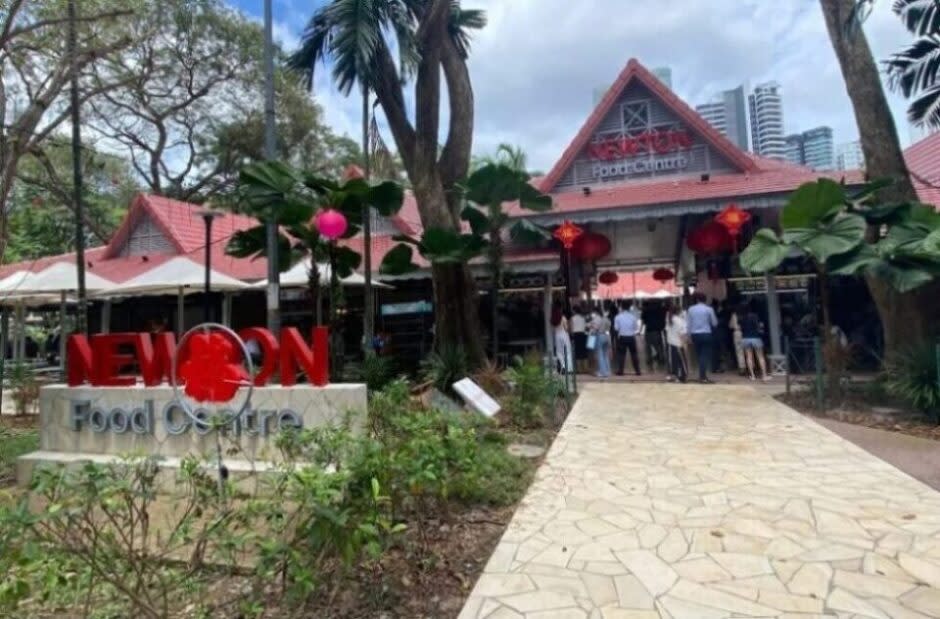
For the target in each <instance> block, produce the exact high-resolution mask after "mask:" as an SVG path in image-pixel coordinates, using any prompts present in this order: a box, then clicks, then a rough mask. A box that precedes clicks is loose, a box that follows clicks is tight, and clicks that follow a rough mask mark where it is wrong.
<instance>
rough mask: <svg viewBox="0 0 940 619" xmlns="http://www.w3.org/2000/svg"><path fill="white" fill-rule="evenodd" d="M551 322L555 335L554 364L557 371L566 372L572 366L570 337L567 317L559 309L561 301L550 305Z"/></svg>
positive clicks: (569, 370)
mask: <svg viewBox="0 0 940 619" xmlns="http://www.w3.org/2000/svg"><path fill="white" fill-rule="evenodd" d="M551 323H552V328H553V329H554V335H555V338H554V339H555V342H554V344H555V365H556V367H557V368H558V371H559V372H562V373H564V374H568V373H570V372H571V370H572V369H573V368H574V361H573V359H572V352H573V351H572V350H571V337H570V336H569V335H568V319H567V318H565V314H564V313H563V312H562V311H561V303H558V302H557V301H556V302H555V304H554V305H553V306H552V317H551Z"/></svg>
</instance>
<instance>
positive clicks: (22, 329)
mask: <svg viewBox="0 0 940 619" xmlns="http://www.w3.org/2000/svg"><path fill="white" fill-rule="evenodd" d="M16 338H17V339H16V352H15V353H14V357H15V359H16V360H17V361H18V362H20V363H22V362H23V361H25V360H26V306H25V305H24V304H23V303H20V304H19V305H17V306H16Z"/></svg>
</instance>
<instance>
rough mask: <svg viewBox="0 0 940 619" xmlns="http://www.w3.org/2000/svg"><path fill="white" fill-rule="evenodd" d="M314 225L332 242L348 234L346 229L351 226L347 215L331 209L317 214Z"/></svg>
mask: <svg viewBox="0 0 940 619" xmlns="http://www.w3.org/2000/svg"><path fill="white" fill-rule="evenodd" d="M314 223H315V224H316V226H317V230H319V232H320V234H322V235H323V236H325V237H326V238H328V239H330V240H331V241H335V240H336V239H338V238H339V237H341V236H343V233H345V232H346V228H347V227H348V225H349V224H348V222H347V221H346V216H345V215H343V214H342V213H340V212H339V211H337V210H335V209H331V208H329V209H326V210H325V211H320V212H319V213H317V216H316V218H315V219H314Z"/></svg>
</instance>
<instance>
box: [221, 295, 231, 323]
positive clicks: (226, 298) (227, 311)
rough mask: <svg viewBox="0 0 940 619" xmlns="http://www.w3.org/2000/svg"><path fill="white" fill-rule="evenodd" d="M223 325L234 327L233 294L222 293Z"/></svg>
mask: <svg viewBox="0 0 940 619" xmlns="http://www.w3.org/2000/svg"><path fill="white" fill-rule="evenodd" d="M222 324H223V325H225V326H226V327H231V326H232V293H231V292H223V293H222Z"/></svg>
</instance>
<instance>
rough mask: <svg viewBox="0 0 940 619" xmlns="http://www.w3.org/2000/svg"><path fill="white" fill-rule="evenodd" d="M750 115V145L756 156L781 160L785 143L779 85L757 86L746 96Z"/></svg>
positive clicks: (774, 83)
mask: <svg viewBox="0 0 940 619" xmlns="http://www.w3.org/2000/svg"><path fill="white" fill-rule="evenodd" d="M748 106H749V108H750V113H751V145H752V150H753V151H754V152H755V153H757V154H758V155H763V156H765V157H774V158H777V159H783V158H784V157H785V155H786V141H785V140H784V137H783V98H782V97H781V95H780V84H778V83H776V82H766V83H764V84H758V85H757V87H755V88H754V92H752V93H751V94H750V95H748Z"/></svg>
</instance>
